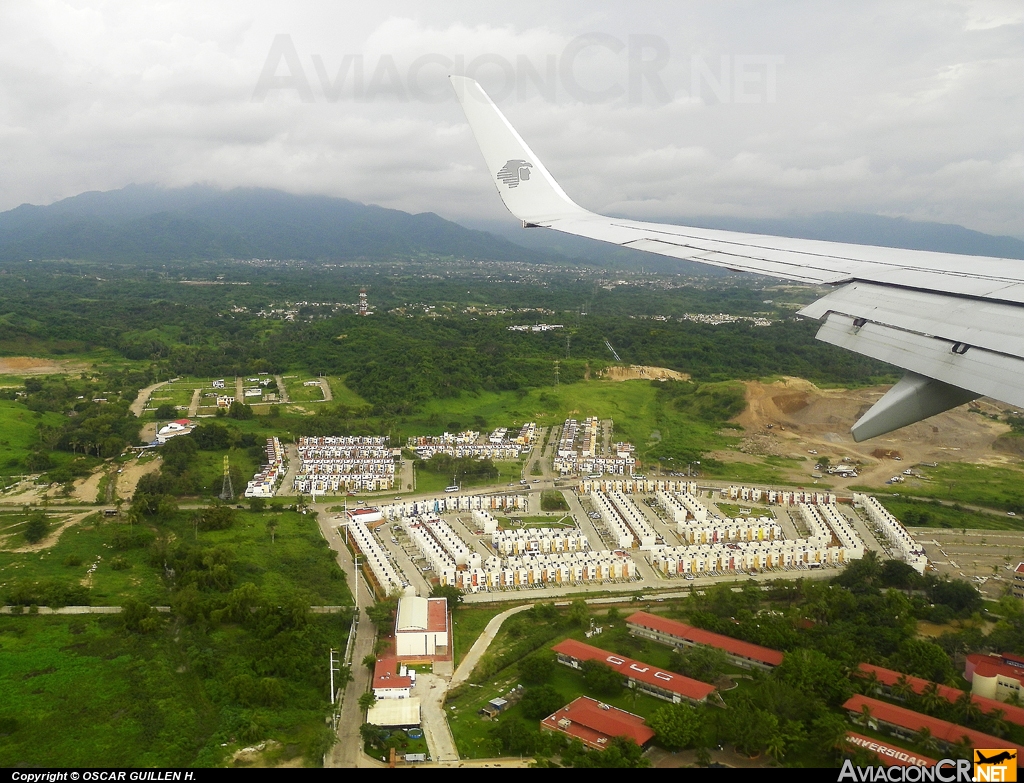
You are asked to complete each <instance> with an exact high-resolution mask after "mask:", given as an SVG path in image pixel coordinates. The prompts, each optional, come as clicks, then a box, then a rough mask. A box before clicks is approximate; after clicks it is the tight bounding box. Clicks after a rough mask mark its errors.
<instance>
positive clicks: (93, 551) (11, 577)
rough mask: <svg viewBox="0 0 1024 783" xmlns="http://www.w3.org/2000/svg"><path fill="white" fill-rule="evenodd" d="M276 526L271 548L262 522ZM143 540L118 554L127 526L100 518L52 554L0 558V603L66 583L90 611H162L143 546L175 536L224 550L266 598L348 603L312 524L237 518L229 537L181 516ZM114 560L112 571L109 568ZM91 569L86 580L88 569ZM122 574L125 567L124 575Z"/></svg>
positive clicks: (283, 516)
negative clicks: (17, 590) (129, 606)
mask: <svg viewBox="0 0 1024 783" xmlns="http://www.w3.org/2000/svg"><path fill="white" fill-rule="evenodd" d="M271 519H273V520H274V521H275V522H276V523H277V527H276V529H275V531H274V541H273V543H272V542H271V536H270V533H269V531H268V530H267V522H268V521H270V520H271ZM21 521H23V520H22V517H21V516H20V515H18V514H9V515H8V514H5V515H2V516H0V533H3V532H5V531H4V530H3V529H2V528H3V527H4V526H14V527H13V531H19V530H20V528H18V527H16V526H17V525H18V524H19V523H20V522H21ZM139 527H140V528H141V529H142V530H143V535H144V538H143V540H142V541H140V542H138V543H139V544H140V545H137V546H133V547H131V548H123V544H119V538H123V536H124V533H125V532H126V531H127V528H128V525H127V524H126V523H124V522H122V521H102V520H101V518H100V517H99V516H98V515H94V516H92V517H89V518H88V519H87V520H86V521H85V522H83V523H80V524H78V525H74V526H72V527H70V528H68V529H67V530H65V531H64V533H63V534H62V535H61V537H60V540H59V541H58V542H57V543H56V544H55V545H54V546H52V547H51V548H49V549H46V550H43V551H41V552H36V553H25V554H16V553H13V552H5V551H2V550H0V574H2V576H0V596H2V595H3V594H4V593H5V592H7V590H8V589H10V588H11V587H13V586H14V584H15V583H18V584H29V585H40V584H45V583H67V584H77V585H85V586H87V587H89V588H91V589H90V602H91V603H92V605H94V606H120V605H121V603H122V602H123V601H124V599H126V598H128V597H132V598H136V599H139V600H142V601H145V602H147V603H150V604H153V605H161V604H167V603H168V601H169V599H170V591H169V589H168V585H167V583H166V582H165V579H164V575H163V569H162V567H155V566H154V565H153V564H152V563H151V561H150V552H149V549H148V544H149V543H150V542H151V541H153V540H155V539H156V538H157V537H170V536H173V537H174V538H176V539H178V540H187V541H192V540H198V541H199V543H201V544H204V545H207V546H227V547H230V548H231V550H232V551H233V552H234V553H235V554H234V557H235V560H236V563H237V567H238V569H239V571H240V572H241V573H244V575H245V581H248V582H252V583H253V584H255V585H256V586H257V587H260V588H263V589H264V590H265V591H266V592H267V593H268V594H270V595H279V594H283V593H285V592H287V591H288V590H291V589H296V588H298V589H302V590H305V591H307V592H308V593H309V595H310V601H311V602H312V603H315V604H328V605H342V604H349V603H351V602H352V599H351V595H350V594H349V592H348V588H347V586H346V584H345V582H344V579H342V575H341V572H340V571H339V570H338V568H337V565H336V564H335V563H334V560H333V558H332V557H331V555H330V551H329V550H328V549H327V548H326V546H325V544H324V541H323V538H322V537H321V535H320V532H319V528H318V527H317V524H316V522H315V521H314V520H313V519H312V518H310V517H308V516H304V515H302V514H299V513H296V512H278V513H272V512H263V513H252V512H248V511H239V512H238V514H237V522H236V523H235V525H234V526H233V527H231V528H230V529H228V530H211V531H203V532H199V534H198V538H197V537H196V534H195V531H194V530H193V529H192V527H191V525H190V524H189V523H188V519H187V514H186V513H184V512H183V513H181V514H179V515H178V517H177V518H176V519H175V520H173V521H171V522H169V523H166V524H161V525H153V524H146V525H141V526H139ZM23 543H24V541H23V539H22V537H21V536H20V535H16V536H14V538H13V539H11V540H10V541H9V545H11V546H20V545H22V544H23ZM115 558H119V559H120V560H121V561H123V562H122V563H118V568H117V569H115V567H114V565H113V561H114V559H115ZM93 565H96V568H95V570H93V571H92V572H91V573H90V572H89V569H90V568H92V567H93ZM124 566H126V567H124Z"/></svg>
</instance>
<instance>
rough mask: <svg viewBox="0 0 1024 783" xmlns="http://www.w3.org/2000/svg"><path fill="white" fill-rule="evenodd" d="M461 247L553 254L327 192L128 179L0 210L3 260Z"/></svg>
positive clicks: (434, 251) (455, 250)
mask: <svg viewBox="0 0 1024 783" xmlns="http://www.w3.org/2000/svg"><path fill="white" fill-rule="evenodd" d="M447 256H458V257H461V258H480V259H487V260H493V261H527V262H531V263H552V262H557V261H558V260H564V259H559V258H558V257H557V256H555V255H554V254H552V253H551V252H549V251H543V250H529V249H525V248H522V247H519V246H517V245H514V244H512V243H511V242H509V241H508V240H506V239H503V238H500V237H496V236H493V235H490V234H487V233H485V232H482V231H474V230H471V229H467V228H463V227H462V226H460V225H458V224H456V223H452V222H451V221H448V220H444V219H443V218H441V217H438V216H437V215H435V214H433V213H431V212H424V213H421V214H418V215H410V214H409V213H407V212H401V211H399V210H395V209H385V208H383V207H377V206H372V205H366V204H360V203H358V202H354V201H347V200H346V199H340V198H331V197H328V196H298V195H293V194H290V193H284V192H281V191H276V190H264V189H258V188H236V189H234V190H229V191H219V190H215V189H212V188H206V187H201V186H193V187H189V188H181V189H162V188H157V187H155V186H150V185H130V186H128V187H126V188H122V189H121V190H115V191H108V192H104V193H99V192H91V193H83V194H81V195H78V196H74V197H72V198H68V199H64V200H62V201H58V202H56V203H55V204H51V205H49V206H42V207H40V206H32V205H28V204H25V205H22V206H20V207H17V208H16V209H12V210H10V211H8V212H4V213H0V261H23V260H27V259H49V258H69V259H82V260H91V261H113V262H128V263H130V262H148V263H152V262H167V261H176V260H182V261H204V260H220V259H229V258H241V259H248V258H276V259H301V260H323V261H344V260H354V259H360V258H388V259H397V260H402V259H407V260H415V259H421V258H438V257H442V258H443V257H447Z"/></svg>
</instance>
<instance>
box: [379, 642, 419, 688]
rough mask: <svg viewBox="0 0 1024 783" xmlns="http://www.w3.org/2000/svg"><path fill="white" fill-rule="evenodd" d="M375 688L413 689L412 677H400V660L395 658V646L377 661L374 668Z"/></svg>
mask: <svg viewBox="0 0 1024 783" xmlns="http://www.w3.org/2000/svg"><path fill="white" fill-rule="evenodd" d="M392 642H393V640H392ZM373 687H374V688H411V687H412V677H408V676H406V677H400V676H399V675H398V659H397V658H396V657H395V647H394V644H393V643H392V645H391V646H390V648H389V649H388V650H387V651H386V652H385V653H384V654H383V655H381V657H380V658H378V659H377V663H375V664H374V666H373Z"/></svg>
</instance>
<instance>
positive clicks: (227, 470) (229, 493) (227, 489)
mask: <svg viewBox="0 0 1024 783" xmlns="http://www.w3.org/2000/svg"><path fill="white" fill-rule="evenodd" d="M234 497H235V491H234V489H233V488H232V487H231V463H230V461H229V460H228V455H227V454H225V455H224V483H223V484H222V485H221V488H220V499H221V500H234Z"/></svg>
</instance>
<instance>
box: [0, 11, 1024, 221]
mask: <svg viewBox="0 0 1024 783" xmlns="http://www.w3.org/2000/svg"><path fill="white" fill-rule="evenodd" d="M439 5H440V4H437V3H430V4H428V3H413V2H387V1H386V0H385V1H384V2H376V3H365V2H363V3H348V2H342V3H339V2H317V1H315V0H307V1H306V2H302V1H301V0H291V2H288V3H282V2H280V0H277V1H276V2H259V1H255V2H254V0H244V2H242V1H236V0H225V1H223V2H218V3H210V2H208V1H206V2H191V1H190V0H178V1H175V2H140V0H133V1H132V2H120V1H119V0H111V1H110V2H60V1H58V0H52V1H47V0H38V1H36V2H32V1H29V0H2V2H0V172H2V173H0V209H10V208H12V207H15V206H17V205H18V204H21V203H25V202H29V203H34V204H46V203H50V202H52V201H55V200H58V199H60V198H64V197H67V196H72V195H75V194H77V193H80V192H82V191H86V190H110V189H114V188H119V187H122V186H124V185H126V184H129V183H133V182H136V183H145V182H153V183H158V184H162V185H167V186H180V185H188V184H191V183H195V182H202V183H208V184H211V185H216V186H218V187H225V188H228V187H235V186H239V185H256V186H263V187H272V188H280V189H283V190H288V191H292V192H296V193H322V194H329V195H336V196H343V197H346V198H350V199H354V200H358V201H363V202H367V203H375V204H381V205H384V206H390V207H396V208H400V209H404V210H409V211H412V212H422V211H432V212H437V213H438V214H440V215H442V216H444V217H447V218H452V219H456V220H458V219H464V220H465V219H492V218H500V217H503V216H507V213H506V212H505V211H504V208H503V207H502V206H501V203H500V201H499V199H498V197H497V195H496V194H495V193H494V189H493V186H492V185H491V182H490V178H489V176H488V174H487V172H485V171H484V170H483V167H482V159H481V157H480V154H479V152H478V150H477V148H476V145H475V143H474V141H473V139H472V136H471V134H470V132H469V129H468V126H467V125H466V124H465V121H464V118H463V115H462V113H461V110H460V109H459V107H458V104H457V103H455V101H454V98H453V97H452V96H450V95H449V92H448V89H449V88H448V87H447V86H446V84H445V81H444V76H445V74H446V73H447V72H449V70H459V69H463V70H466V69H468V70H470V71H471V72H472V73H473V74H474V75H476V76H477V77H478V78H479V79H480V80H481V82H482V83H483V84H484V86H485V87H486V88H487V89H489V90H490V91H492V93H494V94H497V96H498V97H499V98H500V100H499V105H500V106H501V108H502V109H503V110H504V111H505V112H506V114H507V115H508V117H509V118H510V120H511V121H512V122H513V124H515V125H516V126H517V128H518V129H519V131H520V133H521V134H522V135H523V136H524V138H525V139H526V140H527V142H528V143H529V144H530V145H531V146H532V147H533V149H534V151H535V152H536V153H537V155H538V156H539V157H540V158H541V159H542V160H543V161H544V162H545V163H546V165H547V167H548V168H549V169H550V170H551V172H552V173H553V174H554V176H555V177H556V178H558V179H559V180H560V182H561V184H562V186H563V187H564V189H565V190H566V191H567V192H568V193H569V195H570V196H572V197H573V198H575V199H576V200H577V201H578V202H579V203H581V204H582V205H583V206H585V207H588V208H590V209H594V210H605V211H613V212H617V213H625V214H630V215H633V216H637V217H656V218H671V217H673V216H685V215H693V216H711V215H735V216H750V217H755V216H756V217H769V216H787V215H801V214H808V213H811V212H819V211H828V210H834V211H857V212H869V213H877V214H884V215H898V216H906V217H911V218H914V219H921V220H935V221H942V222H951V223H959V224H962V225H965V226H968V227H970V228H974V229H977V230H981V231H987V232H990V233H1002V234H1011V235H1015V236H1020V237H1024V148H1022V144H1024V105H1022V103H1024V102H1022V92H1024V78H1022V76H1024V67H1022V66H1024V3H1021V2H1019V0H976V1H974V2H971V1H969V0H960V1H957V2H942V1H941V0H921V1H920V2H916V1H914V2H911V1H908V2H898V0H885V1H884V2H857V3H842V4H840V3H821V2H797V1H795V0H788V1H787V2H768V1H757V0H749V2H715V3H708V2H678V1H676V2H671V3H655V2H649V3H645V4H642V6H641V10H636V11H635V10H633V8H632V7H630V8H629V9H627V4H626V3H601V2H587V3H584V2H566V3H552V2H551V1H550V0H545V2H531V1H530V0H520V2H517V3H507V2H502V3H489V2H482V1H481V0H475V1H474V2H448V3H446V4H445V6H444V8H443V9H442V8H439V7H437V6H439ZM633 5H634V4H630V6H633ZM371 6H372V7H371ZM268 63H269V65H268ZM343 66H347V70H343ZM549 67H551V68H553V78H550V77H551V74H549V73H548V69H549ZM271 74H272V78H270V77H271ZM360 74H361V75H360ZM412 77H415V78H412ZM509 220H511V218H509Z"/></svg>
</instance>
